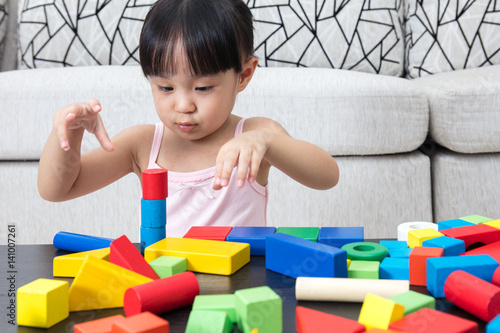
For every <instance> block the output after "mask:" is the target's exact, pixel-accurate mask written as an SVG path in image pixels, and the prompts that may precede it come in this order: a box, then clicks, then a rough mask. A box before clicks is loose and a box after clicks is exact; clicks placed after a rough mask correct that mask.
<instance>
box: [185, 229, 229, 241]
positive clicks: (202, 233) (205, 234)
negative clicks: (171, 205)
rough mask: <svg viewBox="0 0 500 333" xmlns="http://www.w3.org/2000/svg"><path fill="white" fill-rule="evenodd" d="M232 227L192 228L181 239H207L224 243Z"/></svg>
mask: <svg viewBox="0 0 500 333" xmlns="http://www.w3.org/2000/svg"><path fill="white" fill-rule="evenodd" d="M232 229H233V227H230V226H227V227H226V226H210V227H206V226H192V227H191V228H189V230H188V232H186V234H185V235H184V236H183V238H194V239H208V240H216V241H222V242H225V241H226V238H227V235H229V233H230V232H231V230H232Z"/></svg>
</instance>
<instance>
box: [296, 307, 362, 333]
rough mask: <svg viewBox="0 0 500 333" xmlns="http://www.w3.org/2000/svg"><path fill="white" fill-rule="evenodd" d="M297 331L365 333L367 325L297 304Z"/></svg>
mask: <svg viewBox="0 0 500 333" xmlns="http://www.w3.org/2000/svg"><path fill="white" fill-rule="evenodd" d="M295 323H296V327H297V333H330V332H333V331H334V330H335V332H343V333H363V332H365V326H364V325H361V324H360V323H358V322H357V321H355V320H352V319H347V318H343V317H339V316H336V315H333V314H329V313H325V312H321V311H317V310H313V309H309V308H305V307H303V306H297V307H296V308H295Z"/></svg>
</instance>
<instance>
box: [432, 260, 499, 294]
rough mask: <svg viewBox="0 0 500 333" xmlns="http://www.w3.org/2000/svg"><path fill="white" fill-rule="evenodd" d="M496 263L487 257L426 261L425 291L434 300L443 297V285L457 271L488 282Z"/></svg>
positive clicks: (496, 265)
mask: <svg viewBox="0 0 500 333" xmlns="http://www.w3.org/2000/svg"><path fill="white" fill-rule="evenodd" d="M497 267H498V262H497V261H496V260H495V259H493V258H492V257H490V256H489V255H485V254H481V255H475V256H458V257H438V258H429V259H427V290H428V291H429V292H430V293H431V294H432V295H433V296H434V297H436V298H443V297H445V294H444V284H445V281H446V279H447V278H448V276H449V275H450V274H451V273H452V272H454V271H457V270H462V271H466V272H468V273H470V274H472V275H475V276H477V277H479V278H481V279H483V280H486V281H488V282H490V281H491V280H492V277H493V273H494V272H495V270H496V269H497Z"/></svg>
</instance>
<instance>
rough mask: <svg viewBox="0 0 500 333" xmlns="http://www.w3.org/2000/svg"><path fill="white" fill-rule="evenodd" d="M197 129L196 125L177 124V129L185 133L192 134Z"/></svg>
mask: <svg viewBox="0 0 500 333" xmlns="http://www.w3.org/2000/svg"><path fill="white" fill-rule="evenodd" d="M195 127H196V124H190V123H177V128H178V129H179V130H180V131H181V132H184V133H189V132H191V131H192V130H193V129H194V128H195Z"/></svg>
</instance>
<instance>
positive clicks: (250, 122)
mask: <svg viewBox="0 0 500 333" xmlns="http://www.w3.org/2000/svg"><path fill="white" fill-rule="evenodd" d="M258 129H268V130H272V131H276V132H283V131H284V132H286V130H285V129H284V128H283V126H281V124H280V123H278V122H277V121H275V120H273V119H270V118H266V117H252V118H246V119H245V123H244V125H243V132H247V131H253V130H258Z"/></svg>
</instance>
